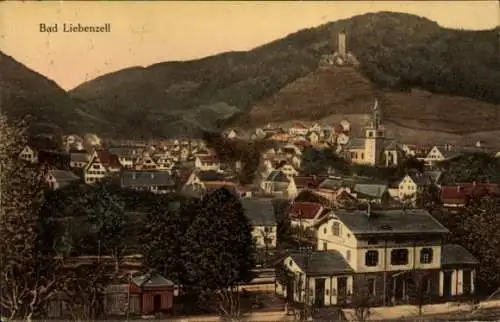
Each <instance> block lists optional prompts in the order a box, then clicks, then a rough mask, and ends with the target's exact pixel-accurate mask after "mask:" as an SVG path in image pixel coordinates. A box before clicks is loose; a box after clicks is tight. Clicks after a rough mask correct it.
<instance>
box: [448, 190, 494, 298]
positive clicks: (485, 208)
mask: <svg viewBox="0 0 500 322" xmlns="http://www.w3.org/2000/svg"><path fill="white" fill-rule="evenodd" d="M462 223H463V232H462V234H460V235H458V236H457V239H458V240H457V241H458V242H459V243H460V244H461V245H462V246H464V247H465V248H466V249H468V250H469V251H470V252H471V253H472V254H473V255H474V256H476V258H477V259H478V260H479V269H478V273H477V288H478V290H480V291H484V292H487V293H491V292H493V291H495V290H496V289H498V288H499V287H500V238H499V236H498V231H499V230H500V201H499V199H498V198H494V197H493V196H491V195H488V194H484V195H481V196H477V197H474V198H472V199H471V201H470V202H469V204H468V205H467V207H466V210H465V212H464V214H463V215H462ZM459 233H460V231H459Z"/></svg>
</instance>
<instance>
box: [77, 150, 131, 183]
mask: <svg viewBox="0 0 500 322" xmlns="http://www.w3.org/2000/svg"><path fill="white" fill-rule="evenodd" d="M121 169H122V166H121V164H120V161H119V160H118V156H117V155H116V154H112V153H110V152H109V151H106V150H94V152H92V155H91V156H90V160H89V162H88V163H87V165H86V166H85V168H84V180H85V183H86V184H92V183H96V182H99V181H101V180H102V179H104V178H105V177H106V176H108V175H111V174H113V173H114V174H118V173H119V172H120V171H121Z"/></svg>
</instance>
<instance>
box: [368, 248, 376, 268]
mask: <svg viewBox="0 0 500 322" xmlns="http://www.w3.org/2000/svg"><path fill="white" fill-rule="evenodd" d="M365 265H366V266H369V267H373V266H377V265H378V251H376V250H369V251H367V252H366V253H365Z"/></svg>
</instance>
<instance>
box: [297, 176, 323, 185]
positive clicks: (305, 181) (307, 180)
mask: <svg viewBox="0 0 500 322" xmlns="http://www.w3.org/2000/svg"><path fill="white" fill-rule="evenodd" d="M293 179H294V181H295V185H296V186H297V188H317V187H318V185H319V184H320V183H321V180H323V178H322V177H316V176H309V177H303V176H296V177H294V178H293Z"/></svg>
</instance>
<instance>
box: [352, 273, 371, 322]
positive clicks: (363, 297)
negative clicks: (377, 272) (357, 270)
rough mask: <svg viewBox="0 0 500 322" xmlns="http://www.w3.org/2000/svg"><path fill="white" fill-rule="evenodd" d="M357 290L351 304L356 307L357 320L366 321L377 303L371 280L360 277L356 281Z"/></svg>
mask: <svg viewBox="0 0 500 322" xmlns="http://www.w3.org/2000/svg"><path fill="white" fill-rule="evenodd" d="M356 282H357V283H356V284H357V287H356V291H355V292H353V294H352V296H351V305H352V307H353V308H354V315H355V317H356V321H366V320H367V319H368V318H369V317H370V315H371V313H372V312H371V310H370V309H371V308H372V307H373V306H374V305H375V299H374V297H373V290H371V289H370V287H371V285H370V283H373V282H372V281H371V280H369V279H368V278H365V277H360V278H359V280H358V281H356Z"/></svg>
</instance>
